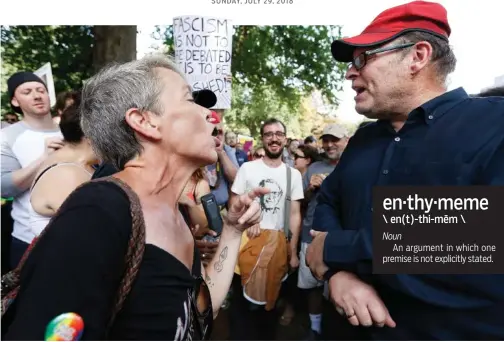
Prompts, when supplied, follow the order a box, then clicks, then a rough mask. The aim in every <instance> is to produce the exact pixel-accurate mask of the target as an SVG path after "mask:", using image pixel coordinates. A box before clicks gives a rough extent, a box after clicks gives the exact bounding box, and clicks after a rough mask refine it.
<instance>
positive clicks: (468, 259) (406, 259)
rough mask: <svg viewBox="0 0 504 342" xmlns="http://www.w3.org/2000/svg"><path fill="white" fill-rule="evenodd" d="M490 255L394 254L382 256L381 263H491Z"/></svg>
mask: <svg viewBox="0 0 504 342" xmlns="http://www.w3.org/2000/svg"><path fill="white" fill-rule="evenodd" d="M492 262H493V260H492V255H470V256H465V255H462V254H456V255H451V254H449V255H443V256H433V255H427V256H418V255H394V256H390V255H389V256H383V257H382V263H383V264H400V263H406V264H407V263H440V264H455V263H458V264H466V263H474V264H479V263H492Z"/></svg>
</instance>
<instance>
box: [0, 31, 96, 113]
mask: <svg viewBox="0 0 504 342" xmlns="http://www.w3.org/2000/svg"><path fill="white" fill-rule="evenodd" d="M91 28H92V26H8V27H6V26H2V28H1V54H2V62H3V65H2V69H3V70H4V71H9V72H8V73H7V72H6V73H3V74H2V91H3V92H5V91H6V90H7V89H6V87H5V82H6V80H7V78H8V77H9V76H10V75H11V74H12V73H13V72H16V71H35V70H37V69H38V68H40V67H41V66H42V65H44V64H45V63H47V62H51V64H52V68H53V77H54V87H55V90H56V93H59V92H61V91H65V90H71V89H79V88H80V87H82V80H85V79H87V78H89V77H90V76H91V75H92V66H93V53H92V47H93V35H92V32H91ZM6 65H7V66H8V70H6V69H5V66H6ZM4 98H7V97H6V95H4V94H2V99H4ZM2 109H4V110H6V111H10V105H9V103H8V101H7V102H4V101H2Z"/></svg>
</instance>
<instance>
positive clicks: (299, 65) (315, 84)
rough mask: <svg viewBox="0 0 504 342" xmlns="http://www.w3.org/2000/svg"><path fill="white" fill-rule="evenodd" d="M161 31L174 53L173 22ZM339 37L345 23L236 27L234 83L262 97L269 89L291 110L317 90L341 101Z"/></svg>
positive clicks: (334, 100) (333, 102)
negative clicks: (334, 45)
mask: <svg viewBox="0 0 504 342" xmlns="http://www.w3.org/2000/svg"><path fill="white" fill-rule="evenodd" d="M157 32H158V34H160V36H161V38H162V39H163V40H164V43H165V45H166V50H167V51H168V53H170V54H173V52H174V48H173V26H167V27H164V28H161V27H157ZM340 36H341V27H340V26H235V27H234V35H233V52H232V74H233V85H236V86H238V87H242V88H244V89H249V90H250V91H251V92H253V93H258V96H259V97H261V96H262V95H261V94H262V93H263V92H264V91H265V89H268V91H269V92H270V95H271V92H273V93H274V94H276V95H277V96H278V100H279V101H280V102H282V103H285V104H287V105H289V106H290V107H291V108H294V107H297V106H298V105H299V101H300V99H301V97H302V96H305V95H307V94H309V93H311V92H312V91H314V90H320V91H321V92H322V94H323V96H324V97H325V98H326V99H327V101H328V103H329V104H337V98H336V93H337V92H338V91H340V90H341V89H342V81H343V80H344V70H345V65H344V64H341V63H337V62H335V60H334V59H333V57H332V55H331V43H332V42H333V41H334V40H335V39H338V38H339V37H340ZM234 89H235V88H234V86H233V91H234ZM237 91H239V88H237ZM263 95H265V94H263Z"/></svg>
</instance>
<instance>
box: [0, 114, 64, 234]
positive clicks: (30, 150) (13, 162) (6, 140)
mask: <svg viewBox="0 0 504 342" xmlns="http://www.w3.org/2000/svg"><path fill="white" fill-rule="evenodd" d="M50 137H59V138H62V137H63V136H62V135H61V132H60V130H59V129H57V128H55V129H53V130H35V129H33V128H31V127H30V126H28V125H27V124H26V123H24V122H23V121H20V122H17V123H15V124H12V125H10V126H9V127H6V128H4V129H2V134H1V140H2V145H1V146H2V148H1V154H2V159H1V174H2V197H14V202H13V203H12V218H13V220H14V230H13V232H12V236H13V237H15V238H17V239H19V240H21V241H24V242H26V243H31V241H32V240H33V238H34V237H35V234H34V233H33V232H32V230H31V228H30V218H29V212H30V208H31V203H30V191H24V192H20V191H19V189H17V188H16V187H15V185H14V183H13V181H12V172H14V171H16V170H19V169H22V168H24V167H26V166H28V165H29V164H31V163H32V162H33V161H35V160H36V159H37V158H39V157H40V156H41V155H42V154H43V153H44V149H45V147H44V146H45V139H47V138H50Z"/></svg>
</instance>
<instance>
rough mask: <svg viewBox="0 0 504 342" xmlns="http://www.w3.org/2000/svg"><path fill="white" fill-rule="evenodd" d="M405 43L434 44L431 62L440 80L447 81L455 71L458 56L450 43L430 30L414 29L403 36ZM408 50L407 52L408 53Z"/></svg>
mask: <svg viewBox="0 0 504 342" xmlns="http://www.w3.org/2000/svg"><path fill="white" fill-rule="evenodd" d="M401 40H402V41H403V42H405V43H418V42H422V41H425V42H428V43H429V44H430V45H431V46H432V57H431V62H432V63H433V65H434V67H435V70H436V73H437V75H438V78H439V81H440V82H441V83H445V82H446V79H447V77H448V75H449V74H451V73H452V72H453V71H455V67H456V66H457V58H456V57H455V54H454V53H453V50H452V48H451V46H450V43H449V42H448V41H447V40H445V39H442V38H440V37H438V36H436V35H433V34H431V33H428V32H421V31H414V32H409V33H406V34H405V35H403V36H401ZM406 53H407V52H405V54H406Z"/></svg>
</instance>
